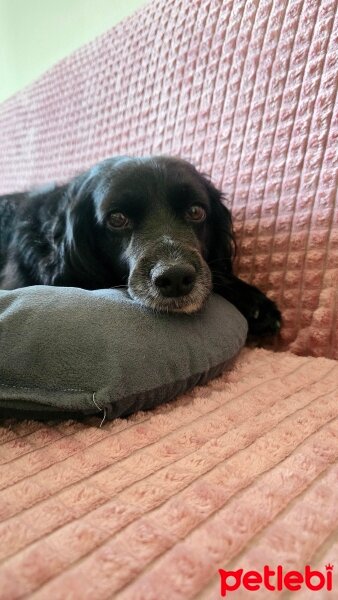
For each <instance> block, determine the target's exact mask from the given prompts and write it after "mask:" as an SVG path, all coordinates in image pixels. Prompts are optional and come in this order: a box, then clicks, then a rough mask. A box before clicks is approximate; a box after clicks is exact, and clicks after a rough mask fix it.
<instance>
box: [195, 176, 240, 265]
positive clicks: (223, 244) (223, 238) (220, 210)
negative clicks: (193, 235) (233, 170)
mask: <svg viewBox="0 0 338 600" xmlns="http://www.w3.org/2000/svg"><path fill="white" fill-rule="evenodd" d="M202 181H203V184H204V186H205V188H206V190H207V192H208V196H209V199H210V203H211V214H210V219H209V220H210V230H209V235H208V237H209V239H208V241H207V246H208V250H207V263H208V265H209V266H210V270H211V272H212V273H213V274H215V273H222V274H224V273H232V262H233V259H234V257H235V253H236V245H235V238H234V233H233V227H232V219H231V213H230V211H229V209H228V208H227V207H226V206H225V204H224V196H223V194H222V192H220V191H219V190H218V189H217V188H216V187H215V186H214V185H213V183H211V181H210V180H209V179H208V178H207V177H205V176H204V175H203V176H202Z"/></svg>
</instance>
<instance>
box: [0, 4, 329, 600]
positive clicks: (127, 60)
mask: <svg viewBox="0 0 338 600" xmlns="http://www.w3.org/2000/svg"><path fill="white" fill-rule="evenodd" d="M337 25H338V17H337V13H336V1H335V0H322V1H321V2H318V1H316V0H289V1H288V0H280V1H278V2H277V1H276V2H273V1H272V0H249V1H247V2H244V1H242V0H227V1H223V2H222V1H221V0H198V1H197V0H196V1H194V2H191V1H190V0H156V1H154V2H152V3H150V4H149V5H148V6H146V7H145V8H144V9H143V10H141V11H140V12H139V13H138V14H137V15H136V16H134V17H132V18H131V19H128V20H127V21H125V22H124V23H122V24H120V25H118V26H117V27H116V28H115V29H113V30H112V31H109V32H108V33H107V34H105V35H103V36H102V37H100V38H98V39H97V40H95V41H94V42H93V43H91V44H89V45H87V46H85V47H84V48H81V49H80V50H79V51H78V52H76V53H75V54H74V55H72V56H70V57H69V58H67V59H66V60H64V61H63V62H61V63H60V64H58V65H56V66H55V67H54V68H53V69H51V70H50V71H49V72H48V73H46V74H45V75H44V76H43V77H42V78H41V79H40V80H38V81H37V82H36V83H35V84H33V85H32V86H31V87H29V88H28V89H26V90H24V91H23V92H21V93H20V94H18V95H16V96H15V97H13V98H11V99H10V100H8V101H7V102H6V103H4V104H3V105H2V106H1V107H0V132H1V144H0V174H1V177H0V193H1V192H7V191H8V192H10V191H13V190H14V189H19V188H20V189H23V188H26V187H30V186H32V185H35V184H40V183H43V182H45V181H48V180H51V179H54V180H55V179H56V180H60V181H61V180H64V179H67V178H68V177H70V176H71V175H73V173H74V172H76V171H78V170H81V169H83V168H86V167H87V166H89V165H90V164H92V163H95V162H96V161H98V160H100V159H102V158H104V157H106V156H109V155H113V154H118V153H130V154H148V153H168V154H179V155H181V156H183V157H185V158H187V159H189V160H192V161H193V162H194V163H195V164H196V165H197V166H198V167H200V168H201V169H202V170H203V171H204V172H206V173H207V174H209V175H210V176H211V177H212V178H213V180H214V181H215V183H216V184H217V185H218V186H220V187H221V188H222V189H223V190H224V191H227V193H228V204H229V206H231V207H232V210H233V214H234V217H235V226H236V230H237V234H238V246H239V255H238V261H237V267H238V271H239V273H240V275H241V276H242V277H244V278H246V279H247V280H248V281H253V282H255V283H256V284H258V285H260V286H261V287H262V288H263V289H264V290H265V291H267V292H269V293H270V294H271V296H273V297H274V298H275V299H276V300H277V301H278V303H279V304H280V306H281V309H282V312H283V316H284V327H283V330H282V335H281V339H280V343H279V348H280V349H281V348H283V349H284V348H289V349H291V350H292V351H293V352H295V353H298V354H303V355H306V354H307V355H313V356H318V357H322V358H313V357H311V356H307V357H306V356H295V355H294V354H291V353H289V352H285V353H281V352H279V353H273V352H271V351H267V350H245V351H244V352H243V353H242V355H241V358H240V361H239V363H238V365H237V368H236V369H235V370H234V371H233V372H232V373H231V374H230V375H226V376H224V377H223V378H220V379H218V380H216V381H214V382H213V383H211V384H209V385H208V386H207V387H205V388H197V389H195V390H194V391H193V392H191V393H190V394H187V395H185V396H183V397H180V398H178V399H177V400H176V401H175V402H173V403H171V404H170V405H166V406H162V407H160V408H158V409H157V410H155V411H153V412H151V413H147V414H145V413H138V414H137V415H135V416H133V417H132V418H130V419H128V420H124V421H121V420H119V421H115V422H112V423H106V424H105V425H104V427H103V428H102V429H99V428H98V426H97V424H98V423H97V421H96V420H95V421H94V420H92V421H87V422H86V423H84V424H79V423H73V422H68V423H66V424H55V423H51V424H46V425H41V424H38V423H33V422H24V423H22V424H19V423H12V424H9V423H8V424H5V425H3V426H2V427H1V428H0V463H1V464H0V520H1V523H0V540H1V543H0V598H1V600H16V599H18V598H23V597H29V598H34V599H36V600H37V599H41V600H42V599H43V600H58V599H59V600H65V599H67V600H87V599H88V600H100V599H105V598H118V599H119V600H122V599H123V600H162V599H163V600H167V599H168V598H170V600H180V599H182V600H187V599H188V598H201V599H203V600H211V599H212V600H214V599H216V598H219V595H220V592H221V586H220V583H221V581H220V576H219V574H218V569H223V570H239V569H244V571H245V572H246V571H247V570H248V569H251V568H254V569H256V570H258V571H259V572H262V569H263V567H264V565H268V566H270V567H271V569H274V568H275V567H276V565H277V564H279V565H281V566H282V567H283V568H284V569H286V570H290V569H294V570H297V571H300V572H304V569H305V565H306V564H308V565H311V568H312V569H318V571H320V572H321V573H325V575H326V576H327V577H329V573H331V575H332V574H333V585H334V590H335V591H334V592H332V593H330V592H327V591H325V589H322V590H321V591H320V592H318V593H317V594H314V593H313V592H309V591H308V590H307V589H306V587H304V586H303V589H302V590H301V591H299V592H297V594H296V597H297V598H299V599H300V600H307V599H308V598H309V599H310V598H311V599H312V598H313V597H316V598H318V599H320V600H326V598H328V599H332V598H335V597H337V593H338V581H337V572H338V536H337V531H338V461H337V454H338V418H337V417H338V402H337V399H338V398H337V396H338V392H337V389H338V366H337V365H338V363H337V362H336V361H334V360H330V359H333V358H336V359H337V358H338V310H337V308H338V292H337V289H338V208H337V204H336V181H337V133H338V119H337V110H336V84H337V57H338V52H337V43H336V40H337V29H338V28H337ZM323 357H326V358H323ZM329 563H332V564H333V565H334V569H333V571H330V569H328V570H326V565H327V566H328V567H329V566H330V565H329ZM284 592H285V589H284V590H282V589H281V590H279V591H276V592H274V594H273V597H274V598H275V597H281V595H282V597H283V598H285V595H283V594H284ZM271 593H272V592H271V591H268V590H267V589H266V588H263V587H261V590H260V592H256V593H255V594H250V598H251V597H252V598H267V600H269V598H271V597H272V596H271ZM227 597H229V598H230V599H231V598H241V599H244V600H247V598H248V591H247V590H246V589H245V587H243V585H241V587H239V588H238V590H237V591H235V592H231V593H230V592H229V593H228V594H227ZM292 597H294V596H292Z"/></svg>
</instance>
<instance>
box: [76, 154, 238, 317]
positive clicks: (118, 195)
mask: <svg viewBox="0 0 338 600" xmlns="http://www.w3.org/2000/svg"><path fill="white" fill-rule="evenodd" d="M69 192H70V195H71V202H70V208H69V215H68V226H67V237H68V242H69V247H70V248H71V255H72V264H73V267H74V268H76V269H77V271H78V272H81V274H82V278H84V277H85V278H87V280H88V281H92V282H93V283H94V285H93V287H98V286H99V287H108V286H111V287H113V286H118V285H127V286H128V290H129V293H130V295H131V296H132V297H133V298H134V299H135V300H137V301H139V302H140V303H142V304H143V305H146V306H149V307H151V308H153V309H156V310H160V311H170V312H185V313H190V312H194V311H196V310H199V309H200V308H201V307H202V306H203V304H204V302H205V300H206V298H207V297H208V295H209V293H210V291H211V289H212V285H213V274H214V273H217V271H221V270H222V271H224V270H228V271H230V270H231V264H232V257H233V248H234V245H233V236H232V225H231V216H230V212H229V211H228V209H227V208H226V207H225V206H224V205H223V203H222V195H221V193H220V192H219V191H218V190H217V189H216V188H215V187H214V186H213V185H212V183H211V182H210V181H209V180H208V179H207V178H206V177H204V176H203V175H201V174H200V173H198V171H197V170H196V169H195V168H194V167H193V166H192V165H191V164H190V163H188V162H186V161H184V160H181V159H176V158H169V157H164V156H159V157H147V158H130V157H117V158H112V159H108V160H106V161H104V162H102V163H100V164H99V165H97V166H96V167H93V168H92V169H91V170H90V171H89V172H88V173H87V174H85V175H83V176H80V177H79V178H77V179H75V180H74V182H73V183H72V184H71V185H70V188H69Z"/></svg>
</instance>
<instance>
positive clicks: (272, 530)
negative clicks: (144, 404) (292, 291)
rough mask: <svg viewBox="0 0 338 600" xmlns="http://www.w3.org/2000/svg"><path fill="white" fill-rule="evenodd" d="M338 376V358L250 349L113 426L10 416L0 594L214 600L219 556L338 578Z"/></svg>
mask: <svg viewBox="0 0 338 600" xmlns="http://www.w3.org/2000/svg"><path fill="white" fill-rule="evenodd" d="M337 380H338V364H337V362H336V361H332V360H329V359H326V358H311V357H308V358H306V357H298V356H294V355H292V354H290V353H287V352H286V353H273V352H270V351H267V350H257V349H256V350H245V351H244V352H243V353H242V355H241V357H240V360H239V362H238V363H237V367H236V368H235V369H234V370H233V371H232V372H231V373H230V374H228V375H224V376H223V377H222V378H220V379H217V380H215V381H213V382H212V383H210V384H209V385H208V386H206V387H203V388H196V389H195V390H194V391H192V392H191V393H189V394H187V395H185V396H182V397H180V398H179V399H178V400H176V401H174V402H172V403H170V404H168V405H165V406H161V407H159V408H158V409H156V410H155V411H152V412H151V413H138V414H137V415H135V416H134V417H132V418H129V419H128V420H117V421H114V422H110V423H106V424H105V425H104V427H103V428H102V429H99V428H98V426H97V423H98V421H97V420H95V421H94V420H93V421H92V422H91V421H88V422H87V423H86V424H75V423H73V422H70V423H65V424H59V425H56V424H55V423H53V424H50V425H49V424H47V425H41V424H38V423H33V422H26V423H24V424H21V425H20V424H18V423H17V424H12V426H11V427H9V426H3V427H2V428H1V429H0V436H1V445H0V457H1V465H0V519H1V524H0V539H1V545H0V561H1V562H0V565H1V566H0V591H1V592H0V597H1V600H15V599H18V598H22V597H29V598H32V599H33V598H34V599H35V600H38V599H39V600H51V599H52V600H65V599H67V600H89V599H90V600H93V599H95V600H101V599H106V598H116V599H118V600H167V599H168V598H170V600H187V599H189V598H195V597H201V598H204V599H205V600H216V598H219V591H220V587H219V577H218V574H217V570H218V568H225V569H226V568H229V569H230V568H245V569H247V568H250V567H251V568H252V567H254V568H257V567H258V568H260V566H261V564H262V561H263V564H264V563H266V564H269V565H270V566H271V568H274V567H275V566H276V564H282V565H284V567H285V568H286V569H292V568H293V569H297V570H302V569H303V568H304V564H306V563H309V564H311V565H313V567H315V565H316V564H318V568H320V570H325V567H324V565H325V564H327V563H328V562H331V563H333V564H334V565H335V569H336V570H335V578H336V579H335V586H336V587H335V589H336V590H338V581H337V577H336V573H337V571H338V553H337V550H338V538H337V531H338V529H337V528H338V463H337V456H338V402H337ZM335 532H336V534H335ZM246 593H247V592H246ZM279 596H280V594H277V593H276V594H275V595H274V597H279ZM230 597H235V598H237V597H238V598H244V600H246V599H247V596H245V595H244V596H243V595H240V596H237V595H234V596H230V595H229V598H230ZM253 597H254V596H253ZM255 597H258V598H260V596H255ZM262 597H265V596H262ZM266 597H267V598H270V596H266ZM334 597H335V596H334V595H333V596H331V598H334ZM319 598H320V599H321V600H322V599H323V598H324V596H318V599H319Z"/></svg>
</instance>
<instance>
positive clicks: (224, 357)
mask: <svg viewBox="0 0 338 600" xmlns="http://www.w3.org/2000/svg"><path fill="white" fill-rule="evenodd" d="M246 335H247V323H246V320H245V319H244V317H242V315H241V314H240V313H239V312H238V311H237V310H236V308H234V307H233V306H232V305H231V304H230V303H229V302H227V301H226V300H224V299H223V298H221V297H220V296H217V295H212V296H211V297H210V298H209V300H208V302H207V305H206V307H205V309H204V310H203V311H201V312H200V313H198V314H195V315H180V314H176V315H167V314H156V313H153V312H152V311H150V310H147V309H145V308H143V307H141V306H140V305H138V304H136V303H135V302H134V301H133V300H131V299H130V298H129V296H128V295H127V294H126V293H125V292H122V291H120V290H113V289H112V290H96V291H86V290H81V289H77V288H57V287H48V286H33V287H28V288H22V289H18V290H13V291H0V414H1V413H2V414H4V413H6V414H7V413H8V409H10V411H13V410H14V411H16V414H19V413H20V411H23V410H24V411H31V412H30V414H31V415H34V416H36V413H38V414H39V413H45V412H46V411H49V413H51V412H57V413H66V414H67V415H69V414H70V413H72V414H73V413H82V414H93V413H98V414H102V415H103V414H104V416H105V417H106V418H114V417H119V416H125V415H128V414H130V413H132V412H134V411H136V410H138V409H143V410H144V409H148V408H152V407H154V406H156V405H157V404H159V403H161V402H164V401H168V400H170V399H172V398H173V397H175V396H177V394H179V393H181V392H184V391H186V390H187V389H189V388H191V387H192V386H194V385H196V384H200V383H205V382H206V381H207V380H208V379H210V378H211V377H214V376H216V375H218V374H220V373H221V371H222V370H223V369H224V368H225V367H227V366H228V367H230V365H231V364H232V361H233V359H234V358H235V357H236V355H237V354H238V352H239V350H240V349H241V347H242V346H243V344H244V342H245V339H246Z"/></svg>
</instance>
